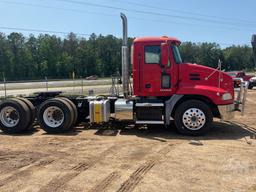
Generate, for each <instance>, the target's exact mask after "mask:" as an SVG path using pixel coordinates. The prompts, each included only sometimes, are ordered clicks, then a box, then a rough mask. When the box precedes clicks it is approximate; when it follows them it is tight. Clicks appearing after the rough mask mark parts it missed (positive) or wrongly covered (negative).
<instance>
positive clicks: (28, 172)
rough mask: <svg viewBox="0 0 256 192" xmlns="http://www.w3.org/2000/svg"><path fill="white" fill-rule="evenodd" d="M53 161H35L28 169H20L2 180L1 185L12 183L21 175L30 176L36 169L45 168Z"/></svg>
mask: <svg viewBox="0 0 256 192" xmlns="http://www.w3.org/2000/svg"><path fill="white" fill-rule="evenodd" d="M53 162H54V160H53V159H52V160H49V159H48V160H40V161H38V162H36V163H34V164H33V165H31V166H29V167H28V168H26V169H23V170H18V171H16V172H15V173H14V174H12V175H11V176H9V177H6V178H4V179H2V180H0V187H3V186H4V185H5V184H8V183H10V182H12V181H14V180H17V179H19V178H21V177H25V176H29V175H31V174H32V173H33V171H34V170H36V171H38V170H40V169H43V168H44V167H45V166H47V165H49V164H51V163H53Z"/></svg>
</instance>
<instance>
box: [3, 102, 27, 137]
mask: <svg viewBox="0 0 256 192" xmlns="http://www.w3.org/2000/svg"><path fill="white" fill-rule="evenodd" d="M6 107H12V108H14V109H15V113H13V115H14V117H13V118H19V121H18V123H17V124H16V125H14V126H11V127H10V126H6V120H4V119H3V116H4V115H3V114H4V109H5V108H6ZM17 115H18V117H15V116H17ZM29 120H30V110H29V108H28V106H27V105H26V104H25V103H24V102H23V101H21V100H18V99H11V100H6V101H3V102H2V103H1V104H0V128H1V130H2V131H3V132H5V133H8V134H17V133H22V132H24V131H25V130H26V129H27V127H28V124H29Z"/></svg>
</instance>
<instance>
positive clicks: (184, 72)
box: [179, 63, 234, 96]
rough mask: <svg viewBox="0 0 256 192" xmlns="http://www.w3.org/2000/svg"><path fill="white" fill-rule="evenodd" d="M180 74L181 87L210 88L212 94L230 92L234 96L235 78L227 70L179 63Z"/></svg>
mask: <svg viewBox="0 0 256 192" xmlns="http://www.w3.org/2000/svg"><path fill="white" fill-rule="evenodd" d="M179 74H180V76H179V82H180V84H179V85H180V86H179V87H180V88H182V87H183V88H184V87H194V88H195V87H196V89H198V88H201V89H205V90H207V89H208V90H209V92H211V93H209V94H210V95H211V94H212V95H213V94H214V95H216V94H217V93H221V94H224V93H227V92H229V93H231V94H232V95H233V96H234V84H233V79H232V78H231V77H230V76H229V75H228V74H226V73H225V72H222V71H219V70H216V69H213V68H211V67H206V66H203V65H198V64H192V63H183V64H180V65H179ZM219 79H220V81H219ZM219 82H220V85H219ZM196 89H195V90H196ZM194 94H196V93H194Z"/></svg>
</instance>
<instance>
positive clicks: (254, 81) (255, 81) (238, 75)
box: [227, 71, 256, 89]
mask: <svg viewBox="0 0 256 192" xmlns="http://www.w3.org/2000/svg"><path fill="white" fill-rule="evenodd" d="M227 73H228V75H229V76H231V77H232V78H233V81H234V87H235V88H237V87H240V84H241V81H240V80H239V79H243V81H247V82H248V83H249V84H248V89H253V87H254V86H256V78H255V76H253V75H247V74H245V72H244V71H229V72H227Z"/></svg>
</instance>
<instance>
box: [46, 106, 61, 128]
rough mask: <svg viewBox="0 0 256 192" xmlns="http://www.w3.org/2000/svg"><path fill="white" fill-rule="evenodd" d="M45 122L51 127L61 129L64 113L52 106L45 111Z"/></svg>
mask: <svg viewBox="0 0 256 192" xmlns="http://www.w3.org/2000/svg"><path fill="white" fill-rule="evenodd" d="M43 120H44V122H45V124H46V125H47V126H49V127H52V128H56V127H59V126H60V125H61V124H62V123H63V121H64V112H63V111H62V110H61V109H60V108H59V107H56V106H51V107H48V108H46V109H45V111H44V114H43Z"/></svg>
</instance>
